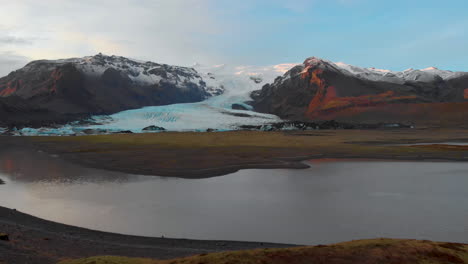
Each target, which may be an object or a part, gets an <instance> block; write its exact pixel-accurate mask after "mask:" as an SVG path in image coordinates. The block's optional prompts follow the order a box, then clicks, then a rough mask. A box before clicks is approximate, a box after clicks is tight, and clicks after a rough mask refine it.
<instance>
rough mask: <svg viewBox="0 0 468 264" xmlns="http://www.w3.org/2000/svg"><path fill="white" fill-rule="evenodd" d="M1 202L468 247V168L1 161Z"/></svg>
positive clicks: (153, 222) (192, 233) (259, 231)
mask: <svg viewBox="0 0 468 264" xmlns="http://www.w3.org/2000/svg"><path fill="white" fill-rule="evenodd" d="M0 164H2V165H1V168H0V171H1V173H0V177H1V178H4V179H5V180H6V182H7V184H6V185H2V186H0V201H1V202H0V205H2V206H7V207H10V208H17V209H19V210H21V211H24V212H28V213H30V214H33V215H36V216H39V217H42V218H46V219H50V220H54V221H58V222H63V223H67V224H72V225H77V226H83V227H87V228H92V229H99V230H105V231H111V232H118V233H126V234H135V235H145V236H161V235H164V236H166V237H183V238H195V239H227V240H250V241H268V242H284V243H299V244H319V243H334V242H340V241H346V240H352V239H361V238H375V237H394V238H415V239H430V240H439V241H453V242H468V240H467V238H468V221H466V220H467V219H468V193H467V192H466V186H468V176H467V175H468V164H466V163H454V162H437V163H435V162H371V161H334V162H323V160H322V161H320V162H313V163H310V165H311V168H310V169H307V170H243V171H240V172H237V173H234V174H231V175H227V176H223V177H216V178H210V179H196V180H190V179H175V178H161V177H151V176H135V175H127V174H124V173H115V172H107V171H100V170H93V169H85V168H81V167H79V166H75V165H72V164H69V163H65V162H62V161H60V159H57V158H53V157H50V156H48V155H47V154H44V153H26V152H21V151H19V152H14V151H9V152H8V153H2V154H1V155H0Z"/></svg>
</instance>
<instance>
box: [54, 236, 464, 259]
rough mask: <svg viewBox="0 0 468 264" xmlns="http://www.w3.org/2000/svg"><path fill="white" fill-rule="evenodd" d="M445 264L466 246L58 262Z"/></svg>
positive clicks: (397, 244) (394, 245)
mask: <svg viewBox="0 0 468 264" xmlns="http://www.w3.org/2000/svg"><path fill="white" fill-rule="evenodd" d="M201 263H204V264H228V263H243V264H257V263H265V264H308V263H323V264H325V263H327V264H351V263H367V264H372V263H380V264H386V263H389V264H390V263H392V264H393V263H398V264H415V263H421V264H442V263H444V264H446V263H457V264H463V263H468V245H465V244H456V243H438V242H431V241H418V240H395V239H374V240H359V241H351V242H346V243H340V244H333V245H328V246H324V245H319V246H314V247H297V248H289V249H257V250H246V251H236V252H222V253H213V254H202V255H197V256H193V257H188V258H181V259H174V260H159V261H158V260H151V259H132V258H125V257H109V256H106V257H94V258H87V259H79V260H67V261H62V262H60V264H201Z"/></svg>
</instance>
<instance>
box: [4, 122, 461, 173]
mask: <svg viewBox="0 0 468 264" xmlns="http://www.w3.org/2000/svg"><path fill="white" fill-rule="evenodd" d="M467 132H468V130H463V129H443V130H434V129H427V130H406V129H402V130H373V131H369V130H362V131H352V130H322V131H296V132H287V133H284V132H246V131H238V132H217V133H191V132H186V133H185V132H184V133H172V132H167V133H156V134H128V135H98V136H83V137H46V138H44V137H32V138H25V139H24V140H23V139H20V140H19V139H18V138H16V137H15V138H7V140H8V141H9V143H10V144H13V145H16V146H18V145H20V146H21V145H22V147H26V148H29V149H31V148H32V149H35V150H40V151H44V152H46V153H49V154H51V155H57V156H59V157H60V158H62V159H64V160H66V161H69V162H71V163H75V164H78V165H81V166H84V167H90V168H95V169H104V170H111V171H119V172H124V173H129V174H138V175H154V176H161V177H178V178H188V179H198V178H210V177H217V176H222V175H226V174H230V173H234V172H237V171H239V170H243V169H306V168H309V165H307V164H305V163H304V162H305V161H307V160H314V159H324V158H325V159H373V160H395V161H435V160H439V161H468V146H451V145H430V143H429V145H421V146H396V145H388V144H400V143H408V142H410V143H415V144H416V143H421V142H433V143H436V142H448V141H453V140H454V139H456V140H459V141H460V140H461V141H465V142H466V141H468V136H466V135H468V133H467ZM373 137H374V138H376V140H375V141H368V140H367V141H365V140H363V139H369V138H373ZM1 141H5V140H1V138H0V142H1Z"/></svg>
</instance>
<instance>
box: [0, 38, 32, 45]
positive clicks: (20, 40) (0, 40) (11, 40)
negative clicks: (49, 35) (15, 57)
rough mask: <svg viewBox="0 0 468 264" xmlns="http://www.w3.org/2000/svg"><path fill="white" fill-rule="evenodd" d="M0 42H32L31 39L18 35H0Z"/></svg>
mask: <svg viewBox="0 0 468 264" xmlns="http://www.w3.org/2000/svg"><path fill="white" fill-rule="evenodd" d="M0 44H8V45H11V44H17V45H22V44H32V40H30V39H25V38H19V37H12V36H0Z"/></svg>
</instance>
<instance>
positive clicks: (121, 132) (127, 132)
mask: <svg viewBox="0 0 468 264" xmlns="http://www.w3.org/2000/svg"><path fill="white" fill-rule="evenodd" d="M114 134H133V132H132V131H130V130H122V131H117V132H114Z"/></svg>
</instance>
